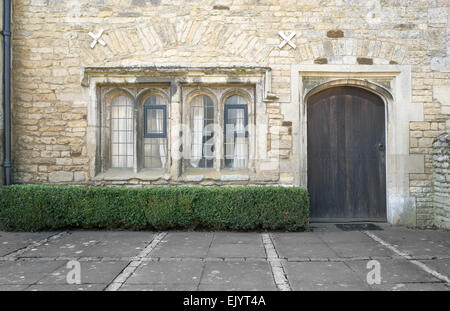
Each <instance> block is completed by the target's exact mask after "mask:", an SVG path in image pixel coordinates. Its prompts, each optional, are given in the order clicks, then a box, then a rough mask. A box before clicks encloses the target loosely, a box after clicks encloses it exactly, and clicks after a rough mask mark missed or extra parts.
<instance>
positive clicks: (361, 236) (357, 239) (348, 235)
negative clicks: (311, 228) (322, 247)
mask: <svg viewBox="0 0 450 311" xmlns="http://www.w3.org/2000/svg"><path fill="white" fill-rule="evenodd" d="M339 230H340V229H339ZM373 232H374V233H377V232H379V231H373ZM316 234H317V236H318V237H319V238H320V239H321V240H322V241H323V242H325V243H327V244H329V245H330V244H335V243H369V242H373V240H372V238H370V237H369V236H368V235H367V234H365V233H364V232H361V231H342V230H340V231H331V232H328V231H326V232H316Z"/></svg>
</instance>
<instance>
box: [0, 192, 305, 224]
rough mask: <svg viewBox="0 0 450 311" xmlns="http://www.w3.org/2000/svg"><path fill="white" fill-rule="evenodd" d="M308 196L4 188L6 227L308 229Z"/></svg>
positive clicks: (0, 195) (0, 201) (0, 218)
mask: <svg viewBox="0 0 450 311" xmlns="http://www.w3.org/2000/svg"><path fill="white" fill-rule="evenodd" d="M308 216H309V197H308V193H307V191H306V190H305V189H302V188H296V187H278V186H262V187H244V186H241V187H150V188H124V187H81V186H48V185H13V186H2V187H0V226H1V227H2V228H3V229H6V230H25V231H38V230H56V229H128V230H144V229H145V230H167V229H212V230H265V229H266V230H289V231H294V230H303V229H305V228H306V227H307V225H308Z"/></svg>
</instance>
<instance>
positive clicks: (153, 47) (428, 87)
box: [0, 0, 450, 226]
mask: <svg viewBox="0 0 450 311" xmlns="http://www.w3.org/2000/svg"><path fill="white" fill-rule="evenodd" d="M12 23H13V25H12V26H13V36H12V46H13V71H12V74H13V81H12V96H13V98H12V108H13V159H14V182H16V183H64V184H71V183H74V184H105V183H106V184H110V183H113V182H108V181H105V180H103V181H101V182H99V181H95V180H94V177H95V176H92V170H91V164H92V161H93V157H94V155H93V153H90V152H89V150H88V149H89V148H88V146H89V141H88V140H89V137H88V136H89V129H88V128H89V126H90V124H89V122H90V121H89V118H90V112H89V106H90V104H91V103H92V94H91V93H90V88H89V87H88V86H86V85H85V84H84V83H82V80H83V79H84V78H85V76H86V73H85V68H103V67H114V68H133V67H135V68H147V69H148V68H157V67H161V66H172V67H182V68H189V67H202V68H216V67H233V66H237V67H245V68H249V67H250V68H251V67H264V68H270V71H271V74H270V77H271V78H270V81H269V84H270V86H271V88H270V93H271V94H266V95H268V96H266V98H261V102H262V103H263V104H264V105H265V115H266V122H267V124H268V132H269V133H270V134H269V135H268V137H267V139H266V142H265V144H266V145H265V147H266V152H267V158H268V159H269V160H270V161H268V162H269V163H270V165H268V166H267V168H268V169H269V170H271V173H270V174H269V176H271V177H270V178H269V179H267V178H266V177H264V178H263V177H261V175H258V174H256V175H255V176H254V178H253V179H250V180H248V181H239V182H238V183H241V184H248V183H276V184H300V183H299V179H298V172H299V170H300V168H299V165H300V164H299V157H300V154H299V153H298V152H299V151H298V150H295V148H294V145H295V143H294V142H295V141H296V140H298V139H300V137H301V133H300V132H299V124H298V123H297V122H296V121H295V120H294V119H295V118H294V119H293V116H292V115H291V112H292V111H293V110H292V108H293V107H292V105H293V102H292V100H293V99H292V95H291V94H292V92H291V91H292V89H293V87H292V81H293V78H292V76H291V75H292V71H291V66H292V65H314V64H315V65H321V64H323V66H337V67H336V68H339V66H341V67H342V68H344V67H345V68H357V67H356V66H405V67H402V68H409V69H410V72H411V74H410V76H411V98H410V100H411V107H413V106H414V107H415V108H414V109H413V110H414V111H420V116H418V117H417V116H416V115H414V117H411V118H406V117H405V119H408V120H409V138H408V137H404V139H406V140H409V142H408V143H409V155H410V156H411V159H414V161H412V160H411V161H410V160H408V161H409V162H407V165H408V166H409V168H408V169H409V172H410V173H409V194H410V198H408V199H410V200H411V208H412V209H413V210H414V211H415V213H414V214H412V215H410V216H409V218H407V219H406V220H405V219H403V220H402V219H400V220H399V219H397V221H398V222H404V223H409V224H413V223H417V224H418V225H420V226H428V225H432V224H433V223H434V219H435V213H434V211H435V209H434V207H433V148H432V143H433V140H434V139H435V138H436V137H438V136H439V135H441V134H443V133H445V132H448V130H449V128H450V122H449V116H450V111H449V107H450V102H449V98H450V95H449V94H450V91H449V89H450V82H449V81H450V43H449V42H450V40H449V38H450V23H449V3H448V0H430V1H412V0H369V1H367V0H330V1H309V0H216V1H213V0H203V1H188V0H161V1H153V0H152V1H150V0H103V1H88V0H66V1H53V0H17V1H14V7H13V20H12ZM100 29H103V30H104V33H103V35H102V39H103V40H104V41H105V43H106V45H105V46H102V45H101V44H97V45H96V46H95V47H94V48H93V49H91V48H90V44H91V43H92V38H91V37H90V36H89V35H88V32H93V33H98V32H99V31H100ZM293 30H295V31H296V35H295V37H294V38H293V40H292V41H293V42H295V44H296V46H297V48H296V49H293V48H291V47H290V46H288V45H286V46H285V47H283V48H282V49H279V48H278V45H279V44H280V42H281V38H280V37H279V35H278V32H279V31H283V32H284V33H286V34H288V33H290V32H291V31H293ZM352 70H353V69H352ZM127 75H128V76H127ZM147 77H149V79H150V78H152V77H153V78H154V76H152V75H151V74H148V75H147ZM344 77H345V76H344ZM358 78H359V77H358ZM110 79H112V80H114V79H119V80H120V79H122V80H123V81H129V82H130V83H131V82H133V81H134V82H133V83H135V82H136V79H131V78H130V77H129V72H128V73H127V72H125V73H117V75H115V76H114V75H113V76H111V77H110ZM127 79H128V80H127ZM361 79H364V78H361ZM374 79H375V82H376V81H377V80H376V78H374ZM394 87H396V86H395V85H394ZM258 96H260V95H258ZM261 96H262V95H261ZM417 107H419V108H420V109H419V108H417ZM406 110H407V109H406ZM294 111H295V110H294ZM297 111H298V110H297ZM404 114H405V116H407V115H408V111H404ZM297 119H298V118H297ZM0 130H1V127H0ZM277 147H280V149H279V150H276V151H274V150H275V149H277ZM405 161H407V160H405ZM405 163H406V162H405ZM265 175H266V176H267V174H265ZM273 175H275V176H276V177H275V178H274V177H273ZM260 177H261V178H260ZM205 181H206V182H210V183H213V184H214V183H218V184H221V183H222V182H221V181H220V178H218V180H215V179H214V178H212V179H208V180H205ZM182 182H184V181H183V180H175V179H173V178H169V179H168V180H167V181H165V180H163V179H158V181H157V183H158V184H165V183H182ZM118 183H124V182H123V181H118ZM126 183H132V184H142V183H144V184H152V183H153V182H152V181H149V180H147V181H145V180H144V181H143V180H139V179H133V180H128V181H127V182H126ZM226 183H232V182H226Z"/></svg>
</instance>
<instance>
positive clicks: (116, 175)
mask: <svg viewBox="0 0 450 311" xmlns="http://www.w3.org/2000/svg"><path fill="white" fill-rule="evenodd" d="M130 179H140V180H149V181H151V180H158V179H165V180H169V179H170V174H169V173H168V172H167V171H166V170H165V169H142V170H140V171H139V172H137V173H135V172H134V171H133V169H131V168H130V169H126V168H111V169H108V170H107V171H105V172H102V173H100V174H98V175H97V176H95V177H94V180H110V181H121V180H130Z"/></svg>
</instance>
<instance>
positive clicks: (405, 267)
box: [346, 259, 441, 284]
mask: <svg viewBox="0 0 450 311" xmlns="http://www.w3.org/2000/svg"><path fill="white" fill-rule="evenodd" d="M367 262H368V261H365V260H364V261H348V262H346V264H347V265H348V266H349V267H350V268H351V269H352V270H353V271H355V272H356V273H357V274H358V275H359V277H360V278H361V279H363V280H365V279H366V278H367V273H368V272H369V269H367ZM378 262H379V263H380V273H381V284H386V283H388V284H398V283H431V282H441V281H440V280H439V279H437V278H435V277H434V276H432V275H431V274H429V273H427V272H425V271H424V270H422V269H421V268H419V267H418V266H416V265H415V264H413V263H411V262H409V261H408V260H404V259H380V260H378Z"/></svg>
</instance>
